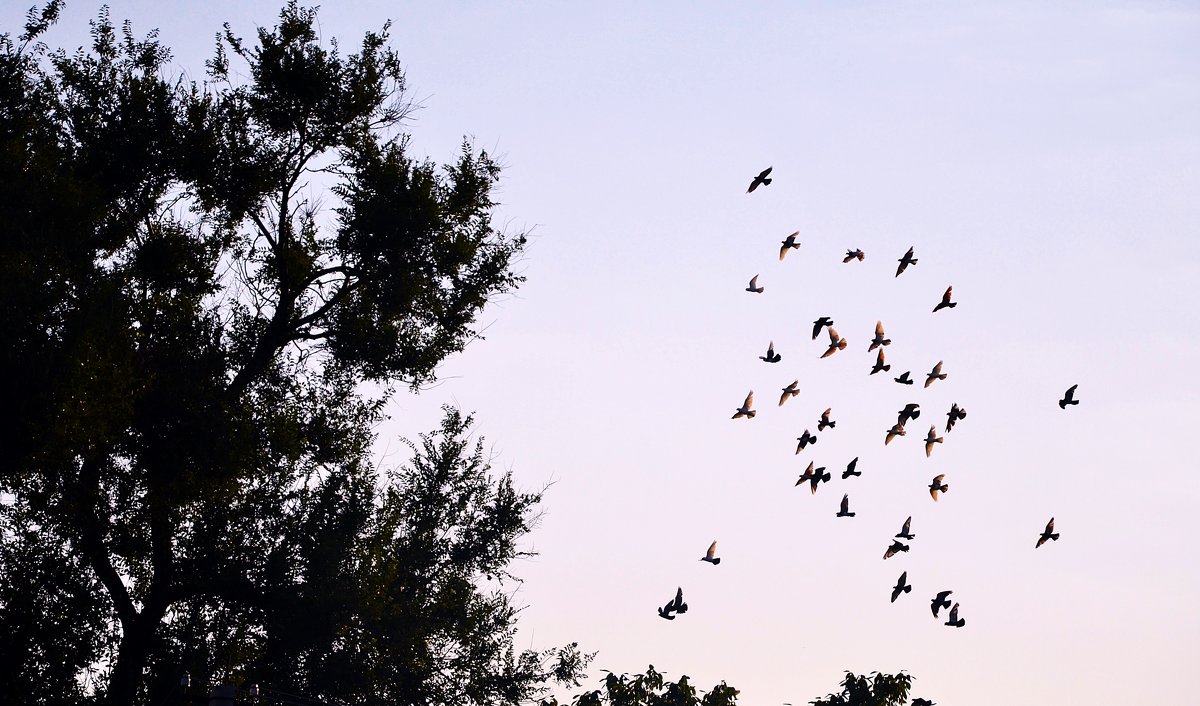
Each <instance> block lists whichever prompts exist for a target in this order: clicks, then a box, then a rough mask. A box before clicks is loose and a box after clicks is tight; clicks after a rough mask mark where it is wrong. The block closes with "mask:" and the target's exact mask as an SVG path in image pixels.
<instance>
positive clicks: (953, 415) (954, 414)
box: [946, 402, 967, 434]
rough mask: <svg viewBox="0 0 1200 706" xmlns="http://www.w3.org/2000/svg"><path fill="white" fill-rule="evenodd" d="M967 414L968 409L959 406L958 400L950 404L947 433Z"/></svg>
mask: <svg viewBox="0 0 1200 706" xmlns="http://www.w3.org/2000/svg"><path fill="white" fill-rule="evenodd" d="M966 416H967V410H965V409H963V408H962V407H959V406H958V403H957V402H955V403H954V404H952V405H950V411H949V412H946V433H947V434H948V433H950V430H951V429H953V428H954V424H955V422H957V421H958V420H960V419H965V418H966Z"/></svg>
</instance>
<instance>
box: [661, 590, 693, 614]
mask: <svg viewBox="0 0 1200 706" xmlns="http://www.w3.org/2000/svg"><path fill="white" fill-rule="evenodd" d="M687 610H688V605H687V603H684V602H683V589H682V588H679V589H677V590H676V591H675V597H674V598H672V599H671V600H669V601H667V604H666V605H665V606H663V607H662V608H659V609H658V617H660V618H666V619H667V620H674V619H675V616H674V615H671V613H677V614H679V615H683V614H684V613H686V612H687Z"/></svg>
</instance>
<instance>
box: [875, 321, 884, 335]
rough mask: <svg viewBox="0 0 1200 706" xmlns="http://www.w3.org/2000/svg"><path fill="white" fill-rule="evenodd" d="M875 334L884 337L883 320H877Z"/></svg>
mask: <svg viewBox="0 0 1200 706" xmlns="http://www.w3.org/2000/svg"><path fill="white" fill-rule="evenodd" d="M875 336H876V337H877V338H883V322H882V321H876V322H875Z"/></svg>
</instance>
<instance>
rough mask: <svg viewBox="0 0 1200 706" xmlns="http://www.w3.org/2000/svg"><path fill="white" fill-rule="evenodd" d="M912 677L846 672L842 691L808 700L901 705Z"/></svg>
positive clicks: (825, 705) (828, 705)
mask: <svg viewBox="0 0 1200 706" xmlns="http://www.w3.org/2000/svg"><path fill="white" fill-rule="evenodd" d="M911 688H912V677H911V676H910V675H908V674H905V673H904V672H900V673H898V674H881V673H879V672H871V674H870V676H863V675H861V674H854V673H853V672H846V678H845V679H843V680H842V691H841V693H837V694H830V695H829V696H826V697H825V698H823V699H817V700H816V701H810V702H809V703H810V704H812V706H903V705H904V704H906V703H907V702H908V692H909V689H911Z"/></svg>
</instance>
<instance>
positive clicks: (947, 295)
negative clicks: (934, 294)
mask: <svg viewBox="0 0 1200 706" xmlns="http://www.w3.org/2000/svg"><path fill="white" fill-rule="evenodd" d="M953 291H954V287H946V293H945V294H943V295H942V303H943V304H949V303H950V294H951V292H953Z"/></svg>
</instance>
